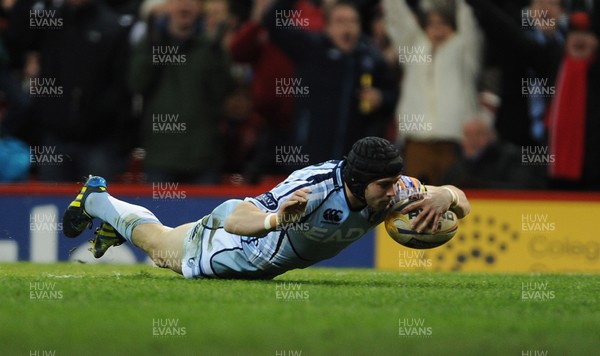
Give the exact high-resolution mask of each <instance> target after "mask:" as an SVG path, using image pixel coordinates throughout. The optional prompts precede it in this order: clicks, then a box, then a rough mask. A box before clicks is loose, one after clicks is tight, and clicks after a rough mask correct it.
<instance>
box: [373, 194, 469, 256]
mask: <svg viewBox="0 0 600 356" xmlns="http://www.w3.org/2000/svg"><path fill="white" fill-rule="evenodd" d="M417 201H418V200H414V199H405V200H403V201H401V202H398V203H396V205H394V207H393V208H392V209H391V210H390V211H389V212H388V214H387V216H386V218H385V222H384V223H385V229H386V230H387V233H388V234H389V235H390V236H391V237H392V238H393V239H394V240H395V241H396V242H397V243H399V244H400V245H403V246H406V247H410V248H415V249H428V248H434V247H438V246H441V245H443V244H445V243H446V242H448V241H450V239H451V238H452V237H453V236H454V235H455V234H456V230H458V218H457V216H456V214H454V212H452V211H450V210H448V211H447V212H445V213H444V214H443V215H442V217H441V218H440V221H439V225H438V231H437V232H436V233H435V234H433V233H431V228H432V226H429V227H428V228H427V229H426V230H425V231H423V232H421V233H418V232H416V231H415V230H414V229H413V228H412V220H413V219H414V218H416V217H417V215H419V212H420V210H413V211H409V212H408V213H407V214H402V213H401V211H402V209H404V208H405V207H406V206H408V205H410V204H412V203H414V202H417Z"/></svg>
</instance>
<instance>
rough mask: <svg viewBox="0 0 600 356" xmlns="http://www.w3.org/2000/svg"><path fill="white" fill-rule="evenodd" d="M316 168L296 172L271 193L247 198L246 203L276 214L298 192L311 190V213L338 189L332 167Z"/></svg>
mask: <svg viewBox="0 0 600 356" xmlns="http://www.w3.org/2000/svg"><path fill="white" fill-rule="evenodd" d="M332 162H333V161H332ZM327 165H329V164H327ZM315 167H316V166H313V167H309V168H310V169H301V170H299V171H296V172H294V173H292V174H291V175H290V176H289V177H288V178H287V179H286V180H285V181H283V182H281V183H279V184H278V185H277V186H276V187H275V188H273V189H271V190H270V191H268V192H265V193H263V194H261V195H259V196H257V197H249V198H246V199H244V201H247V202H250V203H252V204H254V205H255V206H256V207H257V208H259V209H260V210H262V211H264V212H268V213H274V212H277V211H278V210H279V208H280V207H281V205H282V204H283V203H285V202H286V201H287V200H288V199H289V198H290V196H291V195H292V194H293V193H294V192H295V191H296V190H298V189H302V188H309V189H310V190H311V193H310V195H309V197H308V206H307V209H306V212H307V213H310V212H311V211H312V208H314V207H316V206H318V205H319V204H320V202H322V201H323V200H324V199H325V198H326V196H327V194H329V193H330V192H331V191H332V190H333V189H335V188H336V187H337V186H336V185H335V184H333V183H332V182H333V181H334V180H335V179H334V177H335V172H333V171H332V169H331V168H330V167H322V168H321V167H316V168H315Z"/></svg>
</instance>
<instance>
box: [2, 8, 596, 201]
mask: <svg viewBox="0 0 600 356" xmlns="http://www.w3.org/2000/svg"><path fill="white" fill-rule="evenodd" d="M1 5H2V6H1V7H0V181H23V180H39V181H78V180H80V179H81V177H82V176H85V175H87V174H88V173H90V172H91V173H93V174H97V175H102V176H105V177H106V178H108V179H110V180H112V181H122V182H144V181H146V182H157V181H177V182H181V183H198V184H216V183H219V182H223V181H224V180H225V178H224V177H229V176H230V175H233V174H241V176H242V177H243V179H244V180H245V181H247V182H249V183H256V182H258V181H259V180H260V179H261V178H262V177H263V176H265V175H284V174H288V173H289V172H291V171H293V170H295V169H298V168H301V167H302V166H306V165H309V164H315V163H319V162H322V161H325V160H328V159H342V158H343V155H344V153H345V152H348V151H349V149H350V147H351V145H352V143H353V142H354V141H356V140H357V139H359V138H360V137H364V136H372V135H375V136H381V137H385V138H387V139H389V140H392V141H393V142H396V143H397V145H398V146H399V147H400V148H401V149H402V150H403V154H404V157H405V173H406V174H407V175H411V176H414V177H417V178H419V179H421V180H422V181H423V182H425V183H428V184H434V185H439V184H455V185H457V186H460V187H461V188H494V189H579V190H600V100H598V99H599V98H600V62H599V61H598V60H597V47H598V38H599V37H600V9H598V6H597V4H596V3H595V2H594V1H591V0H562V1H561V0H506V1H500V0H346V1H338V2H335V1H329V0H253V1H247V0H143V1H141V0H62V1H59V0H53V1H52V0H20V1H15V0H2V2H1ZM236 176H239V175H236Z"/></svg>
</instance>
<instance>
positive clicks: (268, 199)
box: [256, 192, 277, 210]
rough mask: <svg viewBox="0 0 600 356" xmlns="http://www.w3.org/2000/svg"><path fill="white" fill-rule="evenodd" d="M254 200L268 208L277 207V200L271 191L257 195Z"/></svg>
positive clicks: (273, 208)
mask: <svg viewBox="0 0 600 356" xmlns="http://www.w3.org/2000/svg"><path fill="white" fill-rule="evenodd" d="M256 200H257V201H258V202H259V203H261V204H262V205H263V206H264V207H265V208H267V209H269V210H275V209H277V200H276V199H275V197H274V196H273V193H271V192H266V193H264V194H261V195H259V196H257V197H256Z"/></svg>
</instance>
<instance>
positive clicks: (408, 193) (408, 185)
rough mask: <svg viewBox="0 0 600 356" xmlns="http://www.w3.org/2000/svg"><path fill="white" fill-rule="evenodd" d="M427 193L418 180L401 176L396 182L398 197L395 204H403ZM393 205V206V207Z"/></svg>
mask: <svg viewBox="0 0 600 356" xmlns="http://www.w3.org/2000/svg"><path fill="white" fill-rule="evenodd" d="M426 191H427V188H425V185H424V184H422V183H421V181H419V180H418V179H417V178H413V177H409V176H400V179H398V181H397V182H396V197H395V198H394V201H393V204H396V203H398V202H401V201H403V200H405V199H407V198H410V197H415V198H416V197H417V196H422V195H423V194H424V193H425V192H426ZM393 204H392V205H393Z"/></svg>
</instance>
